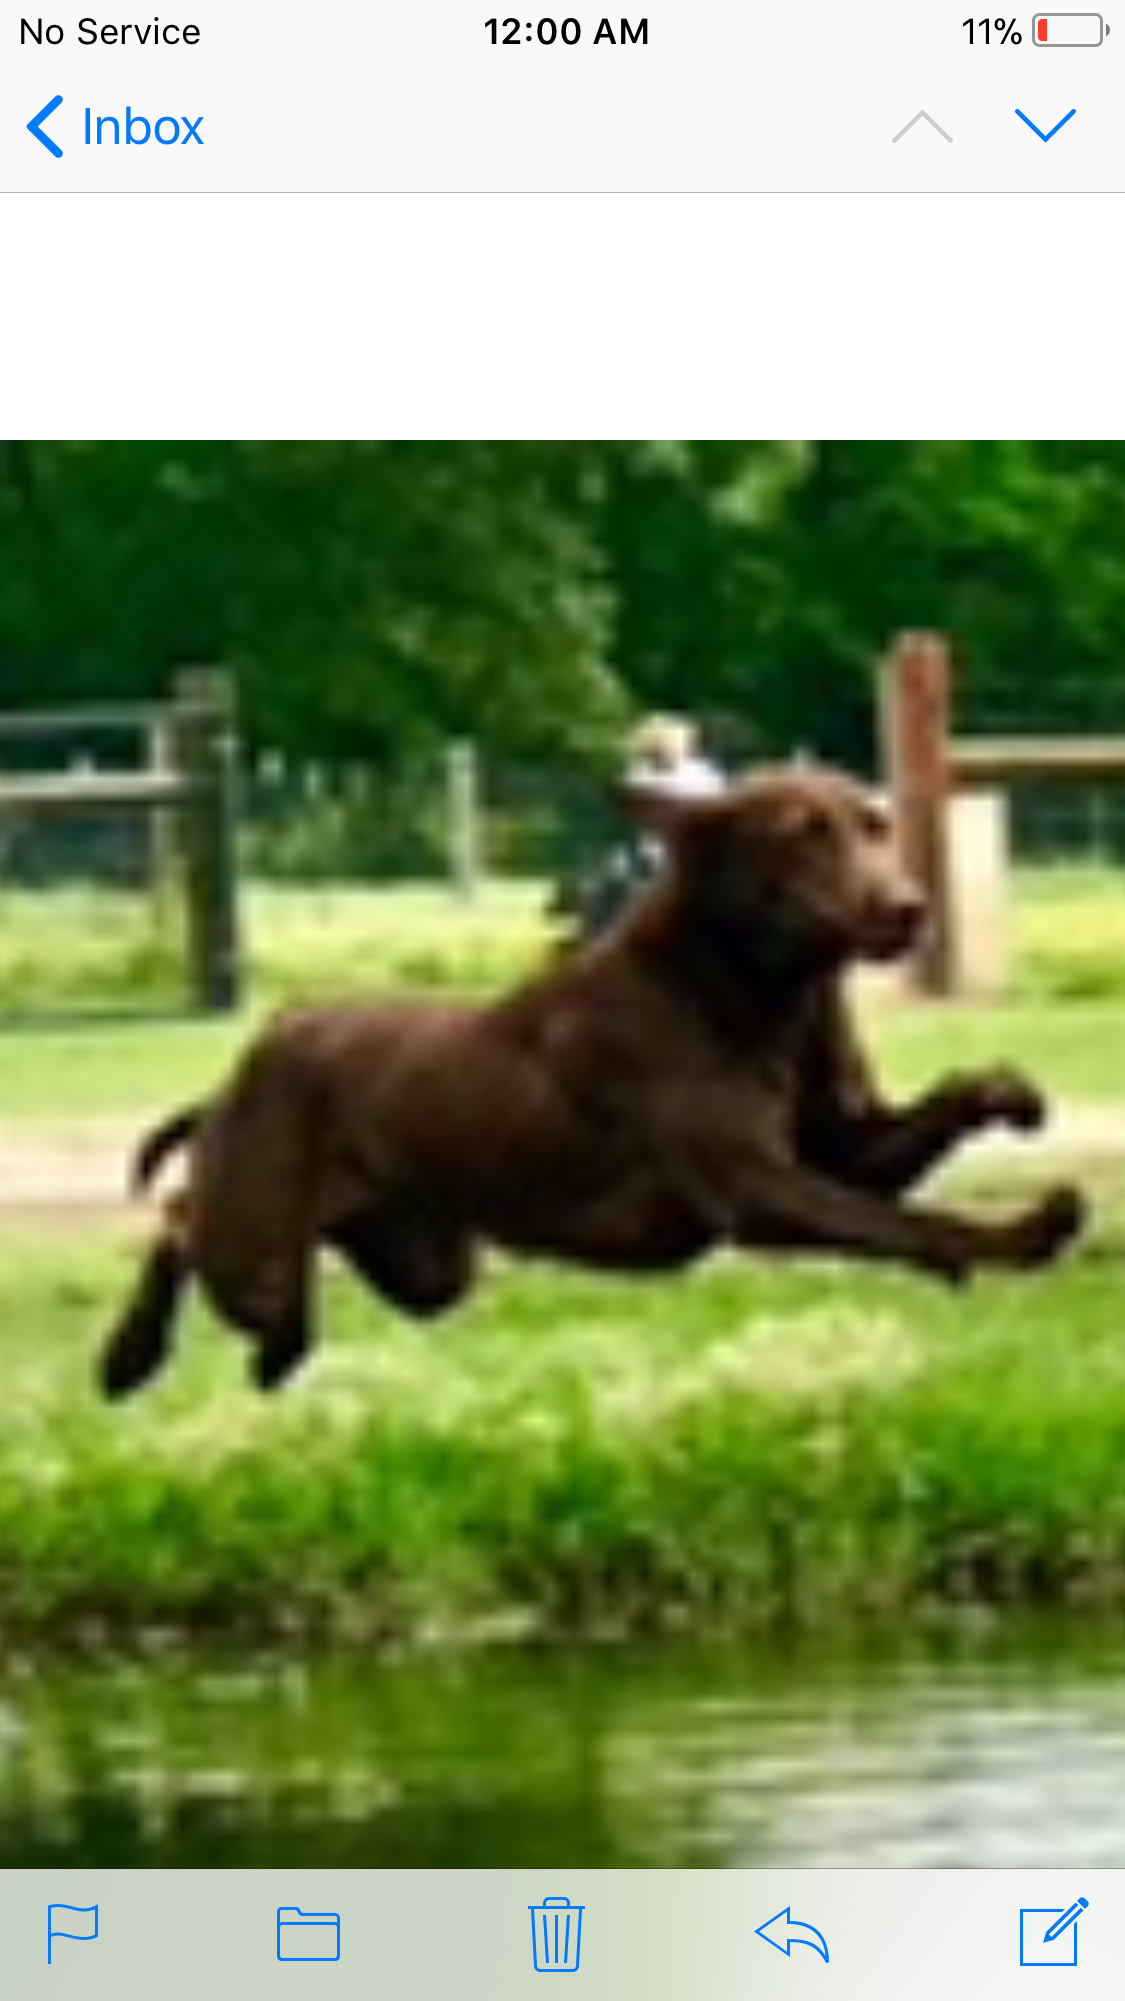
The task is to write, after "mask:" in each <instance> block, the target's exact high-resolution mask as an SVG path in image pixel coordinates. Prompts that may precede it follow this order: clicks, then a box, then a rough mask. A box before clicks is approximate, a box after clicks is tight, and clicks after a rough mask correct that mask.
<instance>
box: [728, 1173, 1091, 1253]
mask: <svg viewBox="0 0 1125 2001" xmlns="http://www.w3.org/2000/svg"><path fill="white" fill-rule="evenodd" d="M759 1181H760V1185H758V1182H759ZM1083 1217H1084V1205H1083V1202H1082V1198H1081V1196H1080V1195H1079V1194H1078V1193H1077V1192H1076V1191H1075V1190H1074V1189H1071V1188H1060V1189H1056V1190H1054V1191H1053V1192H1052V1193H1051V1194H1048V1195H1046V1196H1044V1197H1043V1198H1042V1199H1041V1200H1040V1201H1039V1202H1036V1203H1034V1204H1033V1205H1032V1206H1031V1207H1030V1208H1028V1209H1026V1210H1023V1211H1022V1212H1021V1213H1020V1214H1019V1215H1018V1216H1016V1217H1014V1218H1011V1219H1009V1220H1007V1221H1005V1222H1000V1223H978V1222H975V1221H972V1220H970V1219H969V1218H967V1217H963V1216H959V1215H953V1214H950V1213H948V1212H946V1211H942V1210H935V1209H923V1208H914V1207H909V1206H904V1205H899V1204H896V1203H893V1202H889V1201H883V1200H880V1198H879V1197H878V1196H877V1195H872V1194H870V1193H868V1192H866V1191H864V1190H859V1191H856V1190H854V1189H852V1188H848V1187H844V1186H841V1185H840V1184H839V1183H837V1182H834V1181H831V1180H829V1179H827V1178H825V1177H823V1176H821V1175H818V1174H810V1173H808V1172H807V1171H806V1170H805V1169H792V1168H789V1167H786V1166H782V1165H779V1164H778V1163H776V1162H775V1163H772V1164H771V1165H769V1166H767V1165H766V1163H763V1164H762V1168H761V1170H760V1173H759V1176H758V1177H756V1185H755V1187H754V1191H753V1194H752V1195H751V1196H749V1197H748V1198H747V1199H746V1200H745V1201H744V1203H743V1204H742V1205H741V1206H740V1208H739V1211H738V1214H737V1220H736V1223H735V1226H734V1228H733V1230H732V1231H731V1233H730V1234H731V1236H732V1237H733V1239H734V1241H736V1242H737V1243H739V1244H741V1245H743V1246H744V1247H745V1248H747V1249H755V1248H775V1249H776V1248H784V1249H791V1250H810V1251H828V1252H838V1253H842V1254H845V1255H849V1256H852V1257H860V1258H869V1259H873V1260H877V1261H880V1262H883V1263H889V1264H903V1265H909V1266H913V1267H914V1268H915V1269H917V1270H920V1271H925V1272H929V1273H931V1274H932V1275H933V1276H935V1277H938V1278H945V1279H948V1280H950V1281H952V1282H954V1283H956V1282H958V1281H960V1280H963V1279H966V1278H968V1277H969V1276H970V1275H971V1273H972V1272H973V1271H974V1270H975V1269H977V1268H978V1267H981V1266H993V1267H998V1268H1007V1269H1009V1270H1013V1271H1020V1270H1031V1269H1032V1268H1034V1267H1035V1266H1038V1265H1045V1264H1049V1263H1050V1262H1051V1261H1052V1260H1053V1259H1054V1258H1055V1257H1057V1256H1058V1255H1059V1253H1060V1252H1061V1251H1062V1250H1063V1249H1064V1248H1065V1246H1066V1245H1067V1244H1068V1243H1069V1242H1070V1241H1071V1239H1072V1238H1073V1237H1075V1236H1076V1235H1077V1234H1078V1231H1079V1230H1080V1229H1081V1226H1082V1222H1083Z"/></svg>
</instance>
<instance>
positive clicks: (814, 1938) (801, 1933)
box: [756, 1904, 828, 1966]
mask: <svg viewBox="0 0 1125 2001" xmlns="http://www.w3.org/2000/svg"><path fill="white" fill-rule="evenodd" d="M789 1912H790V1906H789V1905H788V1904H787V1905H786V1906H785V1909H784V1910H783V1911H778V1912H777V1913H776V1915H775V1916H774V1917H772V1918H767V1920H766V1922H765V1924H764V1925H759V1926H758V1928H757V1933H756V1936H757V1937H758V1938H764V1939H765V1942H766V1944H767V1945H774V1946H776V1947H777V1950H778V1952H783V1953H784V1954H785V1957H786V1959H788V1957H789V1954H790V1953H791V1951H792V1950H793V1947H794V1946H795V1945H811V1947H812V1949H813V1951H814V1952H819V1954H820V1956H821V1958H822V1959H823V1961H824V1964H825V1966H827V1964H828V1946H827V1943H826V1941H825V1938H824V1934H823V1932H818V1931H817V1928H816V1926H815V1925H806V1924H804V1923H802V1921H801V1919H800V1918H793V1917H790V1915H789Z"/></svg>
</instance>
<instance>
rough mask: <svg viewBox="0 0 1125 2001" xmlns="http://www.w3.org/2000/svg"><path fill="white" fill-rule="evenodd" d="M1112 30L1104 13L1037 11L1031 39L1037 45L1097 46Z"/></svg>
mask: <svg viewBox="0 0 1125 2001" xmlns="http://www.w3.org/2000/svg"><path fill="white" fill-rule="evenodd" d="M1108 33H1109V30H1108V28H1107V27H1106V25H1105V22H1104V21H1103V19H1102V17H1101V15H1100V14H1036V15H1034V16H1033V17H1032V27H1031V39H1032V41H1033V42H1034V43H1035V46H1036V48H1037V49H1096V48H1098V47H1100V45H1101V43H1102V42H1103V41H1104V40H1105V37H1106V35H1107V34H1108Z"/></svg>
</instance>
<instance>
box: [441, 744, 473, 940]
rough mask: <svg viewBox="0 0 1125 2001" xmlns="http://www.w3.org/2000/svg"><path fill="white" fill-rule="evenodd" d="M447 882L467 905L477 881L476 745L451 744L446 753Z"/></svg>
mask: <svg viewBox="0 0 1125 2001" xmlns="http://www.w3.org/2000/svg"><path fill="white" fill-rule="evenodd" d="M445 772H446V801H447V824H448V830H449V880H450V883H451V885H452V889H453V894H454V895H455V896H459V897H460V898H461V899H462V901H463V902H465V903H471V902H472V901H473V899H474V897H475V896H476V895H477V892H478V890H479V889H480V882H481V874H482V867H481V796H480V766H479V762H478V759H477V751H476V745H475V744H472V743H467V742H466V743H452V744H450V746H449V749H448V751H447V752H446V762H445Z"/></svg>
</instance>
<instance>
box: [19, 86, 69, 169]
mask: <svg viewBox="0 0 1125 2001" xmlns="http://www.w3.org/2000/svg"><path fill="white" fill-rule="evenodd" d="M61 103H62V97H61V96H59V97H52V99H51V102H50V103H49V104H45V105H44V106H43V109H42V111H37V112H36V114H35V116H34V118H29V119H28V121H27V129H28V131H29V132H30V134H31V136H32V138H33V139H38V141H39V144H40V145H41V146H45V147H46V148H47V151H48V153H53V154H54V156H55V158H56V160H61V159H62V147H61V146H56V144H55V142H54V140H53V139H51V138H49V137H48V135H47V134H46V132H44V130H43V120H44V119H45V118H49V117H50V116H51V113H52V111H57V110H58V108H59V105H60V104H61Z"/></svg>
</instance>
